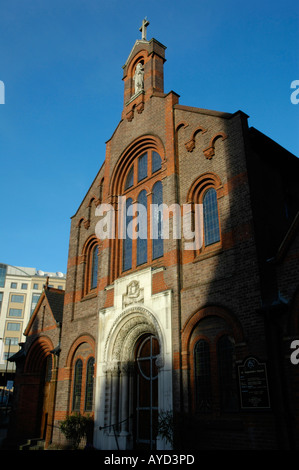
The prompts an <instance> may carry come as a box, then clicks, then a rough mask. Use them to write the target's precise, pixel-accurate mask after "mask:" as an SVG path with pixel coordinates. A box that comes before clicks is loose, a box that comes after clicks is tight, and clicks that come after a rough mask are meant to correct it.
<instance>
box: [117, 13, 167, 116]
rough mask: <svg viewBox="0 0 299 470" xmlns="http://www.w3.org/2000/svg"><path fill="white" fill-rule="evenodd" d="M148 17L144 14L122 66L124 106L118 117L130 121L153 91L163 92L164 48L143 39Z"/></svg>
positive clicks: (153, 41) (156, 92) (152, 40)
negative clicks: (137, 35) (121, 113)
mask: <svg viewBox="0 0 299 470" xmlns="http://www.w3.org/2000/svg"><path fill="white" fill-rule="evenodd" d="M149 24H150V23H149V21H148V20H147V19H146V18H145V19H144V20H143V21H142V25H141V27H140V29H139V30H140V31H141V39H138V40H137V41H136V42H135V44H134V46H133V49H132V50H131V52H130V54H129V57H128V59H127V61H126V63H125V65H124V66H123V81H124V109H123V115H122V117H123V118H124V119H127V120H129V121H131V120H132V119H133V118H134V113H135V112H137V113H142V112H143V110H144V107H145V106H146V102H147V101H148V100H149V99H150V97H151V96H152V95H153V94H164V71H163V68H164V62H165V49H166V47H165V46H163V44H161V43H159V42H158V41H157V40H156V39H151V40H150V41H148V40H147V38H146V36H147V28H148V26H149Z"/></svg>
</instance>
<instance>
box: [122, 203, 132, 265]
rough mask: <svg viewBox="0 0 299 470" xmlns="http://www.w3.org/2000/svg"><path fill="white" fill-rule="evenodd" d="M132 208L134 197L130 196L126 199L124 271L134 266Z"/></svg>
mask: <svg viewBox="0 0 299 470" xmlns="http://www.w3.org/2000/svg"><path fill="white" fill-rule="evenodd" d="M131 209H132V199H131V198H129V199H127V200H126V212H125V214H124V218H125V224H124V227H125V238H124V240H123V271H127V270H128V269H131V268H132V242H133V240H132V238H133V226H132V219H133V216H132V215H131V212H132V211H131Z"/></svg>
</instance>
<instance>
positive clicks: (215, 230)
mask: <svg viewBox="0 0 299 470" xmlns="http://www.w3.org/2000/svg"><path fill="white" fill-rule="evenodd" d="M222 196H223V187H222V184H221V181H220V179H219V177H218V176H217V175H215V174H213V173H205V174H203V175H201V176H200V177H199V178H197V179H196V180H195V181H194V182H193V184H192V186H191V187H190V189H189V191H188V195H187V202H188V203H190V204H191V207H192V211H193V228H194V235H195V236H196V238H197V243H196V245H195V255H200V254H202V253H206V252H217V251H218V249H220V248H221V224H220V213H219V207H218V200H219V199H220V198H221V197H222Z"/></svg>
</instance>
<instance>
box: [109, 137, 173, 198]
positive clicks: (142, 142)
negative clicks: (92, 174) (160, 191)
mask: <svg viewBox="0 0 299 470" xmlns="http://www.w3.org/2000/svg"><path fill="white" fill-rule="evenodd" d="M150 149H152V150H155V151H156V152H158V153H159V155H160V157H161V159H162V164H163V162H165V148H164V145H163V143H162V141H161V139H160V138H159V137H158V136H155V135H143V136H140V137H139V138H138V139H136V140H134V142H132V143H131V144H130V145H129V146H128V147H127V148H126V149H125V150H124V151H123V153H122V154H121V156H120V157H119V159H118V161H117V163H116V165H115V167H114V169H113V172H112V176H111V182H110V189H109V193H110V195H112V196H118V195H120V194H121V193H122V188H123V186H124V182H125V178H126V176H127V173H128V171H129V169H130V167H131V164H132V163H133V161H134V160H135V158H136V157H138V155H140V154H141V153H142V152H144V151H146V150H150Z"/></svg>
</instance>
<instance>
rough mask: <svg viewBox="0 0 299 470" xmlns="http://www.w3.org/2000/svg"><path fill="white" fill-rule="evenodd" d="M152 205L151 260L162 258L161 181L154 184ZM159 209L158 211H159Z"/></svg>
mask: <svg viewBox="0 0 299 470" xmlns="http://www.w3.org/2000/svg"><path fill="white" fill-rule="evenodd" d="M152 194H153V195H152V204H153V220H152V224H153V230H152V233H153V241H152V245H153V259H156V258H160V257H161V256H163V238H162V229H163V227H162V216H163V213H162V210H161V207H162V204H163V187H162V183H161V181H158V182H157V183H156V184H154V186H153V189H152ZM159 207H160V210H159Z"/></svg>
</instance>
